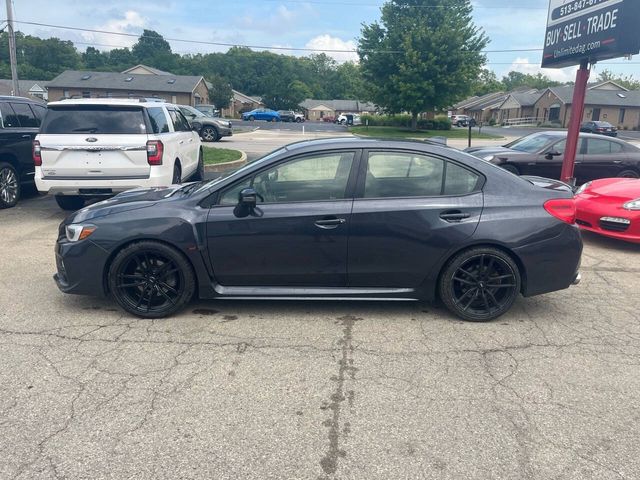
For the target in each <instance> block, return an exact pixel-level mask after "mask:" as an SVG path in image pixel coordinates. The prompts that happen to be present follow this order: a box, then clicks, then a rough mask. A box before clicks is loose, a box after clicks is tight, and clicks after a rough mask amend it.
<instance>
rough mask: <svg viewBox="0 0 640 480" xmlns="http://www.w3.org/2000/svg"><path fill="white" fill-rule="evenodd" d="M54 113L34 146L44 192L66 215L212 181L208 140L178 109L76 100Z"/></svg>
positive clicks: (136, 102)
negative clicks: (207, 171) (204, 143)
mask: <svg viewBox="0 0 640 480" xmlns="http://www.w3.org/2000/svg"><path fill="white" fill-rule="evenodd" d="M48 107H49V108H48V110H47V114H46V115H45V117H44V120H43V122H42V126H41V129H40V133H39V134H38V136H37V137H36V139H35V140H34V142H33V161H34V163H35V166H36V167H35V179H36V186H37V187H38V191H40V192H41V193H47V194H52V195H55V198H56V201H57V202H58V205H59V206H60V208H62V209H64V210H77V209H79V208H82V207H83V206H84V203H85V200H86V199H88V198H96V197H97V198H107V197H110V196H113V195H114V194H116V193H119V192H124V191H126V190H130V189H132V188H139V187H154V188H157V187H160V186H165V185H171V184H179V183H180V182H181V181H182V180H183V179H188V178H193V179H202V177H203V175H204V165H203V158H202V147H201V143H200V136H199V134H198V132H196V131H193V130H192V129H191V127H190V126H189V122H188V121H187V119H186V118H184V115H182V113H181V112H180V109H179V108H178V107H177V106H176V105H172V104H169V103H162V102H146V101H140V100H116V99H77V100H76V99H74V100H62V101H60V102H52V103H49V105H48Z"/></svg>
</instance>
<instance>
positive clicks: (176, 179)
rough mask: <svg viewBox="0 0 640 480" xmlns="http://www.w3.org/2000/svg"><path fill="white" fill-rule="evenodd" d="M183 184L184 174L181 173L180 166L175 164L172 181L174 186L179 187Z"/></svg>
mask: <svg viewBox="0 0 640 480" xmlns="http://www.w3.org/2000/svg"><path fill="white" fill-rule="evenodd" d="M180 183H182V172H181V171H180V166H179V165H178V164H175V165H174V166H173V178H172V179H171V184H172V185H179V184H180Z"/></svg>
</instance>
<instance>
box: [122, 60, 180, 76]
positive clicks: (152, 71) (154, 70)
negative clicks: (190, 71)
mask: <svg viewBox="0 0 640 480" xmlns="http://www.w3.org/2000/svg"><path fill="white" fill-rule="evenodd" d="M139 68H142V69H144V70H147V71H148V72H149V74H151V75H173V73H170V72H165V71H164V70H158V69H157V68H153V67H150V66H148V65H143V64H141V63H139V64H138V65H136V66H135V67H131V68H127V69H126V70H125V71H124V72H122V73H131V72H132V71H133V70H137V69H139ZM141 75H144V73H143V74H141Z"/></svg>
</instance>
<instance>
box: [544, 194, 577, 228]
mask: <svg viewBox="0 0 640 480" xmlns="http://www.w3.org/2000/svg"><path fill="white" fill-rule="evenodd" d="M544 209H545V210H546V211H547V212H548V213H549V214H551V215H553V216H554V217H556V218H557V219H558V220H562V221H563V222H565V223H568V224H570V225H572V224H574V223H576V202H575V200H574V199H573V198H558V199H554V200H547V201H546V202H545V203H544Z"/></svg>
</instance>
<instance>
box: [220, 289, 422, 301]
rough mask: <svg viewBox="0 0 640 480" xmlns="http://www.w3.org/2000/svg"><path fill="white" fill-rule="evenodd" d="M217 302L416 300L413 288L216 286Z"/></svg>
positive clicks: (416, 296)
mask: <svg viewBox="0 0 640 480" xmlns="http://www.w3.org/2000/svg"><path fill="white" fill-rule="evenodd" d="M214 290H215V293H216V298H229V299H231V298H233V299H236V300H238V299H243V300H249V299H263V300H264V299H274V300H276V299H277V300H383V301H389V300H397V301H411V300H419V298H418V295H417V292H416V291H415V290H414V289H412V288H366V287H351V288H347V287H345V288H335V287H225V286H222V285H215V286H214Z"/></svg>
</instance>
